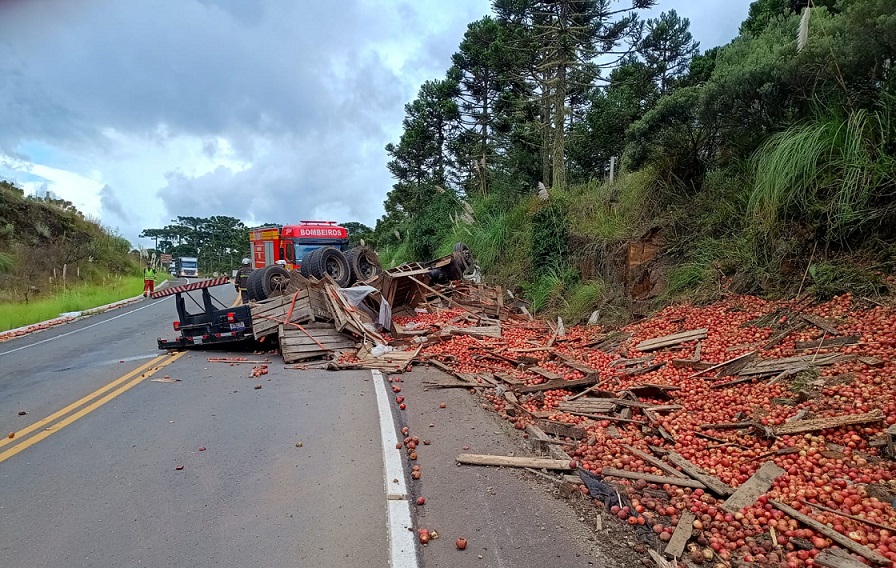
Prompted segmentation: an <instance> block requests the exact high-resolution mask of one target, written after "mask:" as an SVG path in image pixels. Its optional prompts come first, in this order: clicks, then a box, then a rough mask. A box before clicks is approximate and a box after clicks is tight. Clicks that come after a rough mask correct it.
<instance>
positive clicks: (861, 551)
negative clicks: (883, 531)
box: [769, 499, 891, 566]
mask: <svg viewBox="0 0 896 568" xmlns="http://www.w3.org/2000/svg"><path fill="white" fill-rule="evenodd" d="M769 503H771V504H772V506H773V507H775V508H776V509H778V510H779V511H781V512H783V513H784V514H785V515H789V516H790V517H791V518H793V519H795V520H797V521H799V522H801V523H803V524H804V525H806V526H807V527H809V528H811V529H813V530H815V531H817V532H819V533H821V534H822V535H824V536H826V537H828V538H829V539H831V540H832V541H834V542H836V543H837V544H838V545H840V546H842V547H843V548H846V549H848V550H850V551H852V552H855V553H856V554H858V555H859V556H861V557H862V558H865V559H867V560H870V561H871V562H873V563H874V564H878V565H880V566H888V565H890V564H891V562H890V560H889V559H888V558H885V557H884V556H881V555H880V554H878V553H877V552H875V551H873V550H871V549H870V548H868V547H867V546H862V545H861V544H859V543H857V542H855V541H854V540H852V539H851V538H849V537H847V536H846V535H843V534H840V533H838V532H837V531H835V530H833V529H831V528H829V527H828V526H827V525H825V524H822V523H820V522H819V521H817V520H815V519H813V518H812V517H810V516H809V515H804V514H803V513H800V512H799V511H797V510H796V509H794V508H793V507H791V506H789V505H786V504H784V503H781V502H780V501H775V500H773V499H771V500H769Z"/></svg>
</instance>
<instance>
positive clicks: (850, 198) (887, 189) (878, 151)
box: [749, 110, 896, 242]
mask: <svg viewBox="0 0 896 568" xmlns="http://www.w3.org/2000/svg"><path fill="white" fill-rule="evenodd" d="M889 131H890V126H889V124H888V123H887V121H886V117H885V115H884V114H882V113H879V112H868V111H866V110H858V111H855V112H852V113H850V114H849V115H848V116H847V117H846V118H839V117H833V118H825V119H818V120H815V121H813V122H808V123H802V124H797V125H794V126H792V127H790V128H789V129H787V130H785V131H784V132H780V133H778V134H775V135H774V136H772V137H771V138H770V139H769V140H768V141H767V142H765V144H763V145H762V146H761V147H760V148H759V150H758V151H757V152H756V154H755V156H754V157H753V160H752V165H753V170H754V172H755V184H754V187H753V191H752V193H751V194H750V199H749V211H750V213H752V214H753V215H754V216H755V218H756V219H757V220H758V222H759V224H760V226H761V227H763V228H764V230H765V231H766V232H768V233H774V232H776V231H777V230H778V229H780V227H781V224H782V223H783V221H784V220H785V219H787V218H792V219H795V220H797V221H801V222H804V223H808V224H809V225H810V226H813V227H815V228H817V229H819V230H820V232H821V234H820V235H819V236H821V237H823V238H824V239H825V240H827V241H829V242H831V241H843V240H845V238H846V237H847V236H849V235H850V234H851V233H853V232H855V231H857V230H861V229H862V228H863V227H866V226H869V225H870V224H872V223H875V222H879V221H880V219H881V217H883V216H884V215H886V212H887V211H888V210H889V208H890V207H892V195H893V192H894V190H896V161H894V158H893V157H892V156H889V155H887V154H886V153H885V149H886V147H887V138H888V137H889Z"/></svg>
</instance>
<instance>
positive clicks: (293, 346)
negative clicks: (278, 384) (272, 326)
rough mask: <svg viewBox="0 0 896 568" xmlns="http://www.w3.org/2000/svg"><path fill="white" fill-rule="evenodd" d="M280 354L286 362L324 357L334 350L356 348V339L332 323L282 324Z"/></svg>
mask: <svg viewBox="0 0 896 568" xmlns="http://www.w3.org/2000/svg"><path fill="white" fill-rule="evenodd" d="M279 334H280V354H281V355H283V361H284V362H285V363H295V362H296V361H304V360H306V359H314V358H317V357H322V356H324V355H327V354H329V353H331V352H333V351H349V350H354V349H355V345H356V340H355V339H354V338H353V337H350V336H347V335H345V334H343V333H340V332H338V331H336V328H335V327H333V324H331V323H309V324H306V325H302V326H301V327H300V328H299V327H292V326H284V325H280V328H279Z"/></svg>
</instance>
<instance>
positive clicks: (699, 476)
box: [666, 451, 734, 497]
mask: <svg viewBox="0 0 896 568" xmlns="http://www.w3.org/2000/svg"><path fill="white" fill-rule="evenodd" d="M666 459H667V460H669V462H670V463H672V464H673V465H677V466H678V467H679V468H681V471H683V472H685V473H686V474H688V475H689V476H690V477H692V478H693V479H696V480H697V481H700V482H701V483H703V484H704V485H705V486H706V487H707V489H709V490H710V491H712V492H713V493H715V494H716V495H721V496H723V497H728V496H729V495H731V494H732V493H734V488H733V487H731V486H730V485H728V484H727V483H725V482H723V481H722V480H721V479H719V478H717V477H714V476H712V475H709V474H708V473H706V472H705V471H703V470H702V469H700V468H699V467H698V466H696V465H695V464H693V463H691V462H690V461H688V460H687V459H685V458H684V457H683V456H681V455H679V454H677V453H675V452H672V451H670V452H669V453H668V454H666Z"/></svg>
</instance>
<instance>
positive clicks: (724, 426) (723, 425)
mask: <svg viewBox="0 0 896 568" xmlns="http://www.w3.org/2000/svg"><path fill="white" fill-rule="evenodd" d="M755 425H756V423H755V422H753V421H746V422H720V423H718V424H700V425H699V426H697V429H698V430H739V429H741V428H752V427H753V426H755Z"/></svg>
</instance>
